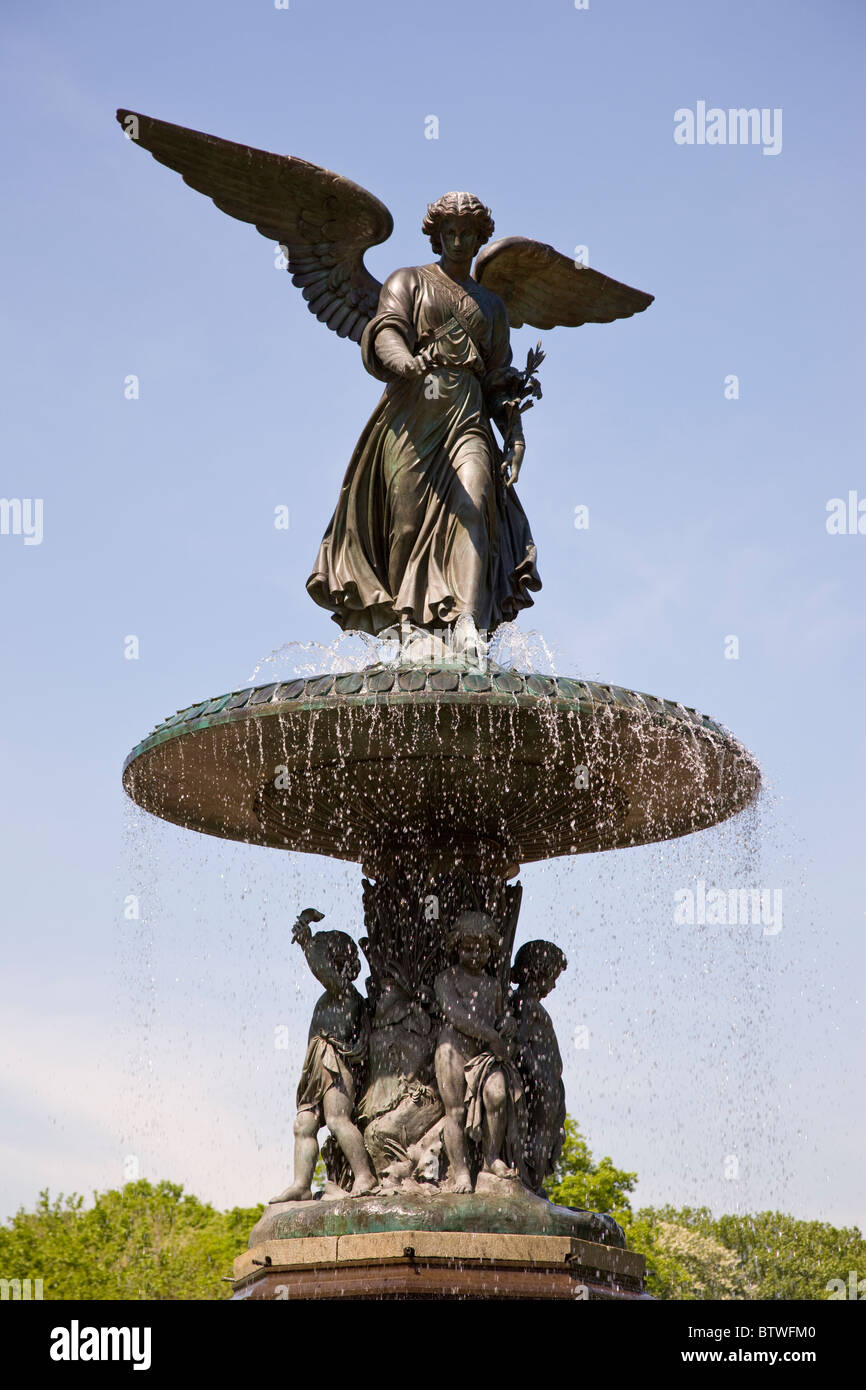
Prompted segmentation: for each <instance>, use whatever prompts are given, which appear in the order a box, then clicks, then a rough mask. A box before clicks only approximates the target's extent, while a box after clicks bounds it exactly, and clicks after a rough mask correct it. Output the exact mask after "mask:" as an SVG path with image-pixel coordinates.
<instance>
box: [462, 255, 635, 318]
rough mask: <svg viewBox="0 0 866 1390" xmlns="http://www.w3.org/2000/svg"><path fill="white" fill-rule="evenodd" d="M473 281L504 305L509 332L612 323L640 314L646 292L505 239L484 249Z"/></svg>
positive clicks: (564, 257)
mask: <svg viewBox="0 0 866 1390" xmlns="http://www.w3.org/2000/svg"><path fill="white" fill-rule="evenodd" d="M474 274H475V279H476V280H477V281H478V283H479V284H481V285H485V286H486V287H487V289H489V290H492V291H493V293H494V294H498V295H499V297H500V299H503V300H504V301H505V306H506V308H507V309H508V318H509V322H510V323H511V327H512V328H522V326H523V324H525V323H529V324H531V325H532V327H533V328H556V327H558V326H560V325H561V326H562V327H565V328H575V327H577V325H578V324H581V323H611V322H612V321H613V320H614V319H627V318H630V317H631V315H632V314H639V313H640V312H641V310H643V309H646V308H647V307H648V306H649V305H650V304H652V302H653V296H652V295H651V294H644V292H643V290H633V289H631V288H630V286H628V285H621V284H620V282H619V281H618V280H609V279H608V277H607V276H606V275H602V274H600V272H599V271H597V270H591V269H590V267H589V266H585V265H579V264H576V263H575V262H574V261H572V260H570V259H569V258H568V256H563V255H562V253H561V252H559V251H554V249H553V247H552V246H547V245H546V244H545V243H544V242H543V241H531V240H530V238H529V237H523V236H507V237H503V238H502V239H501V241H494V242H492V243H491V245H490V246H485V247H484V249H483V251H481V252H480V253H479V255H478V257H477V259H476V261H475V272H474Z"/></svg>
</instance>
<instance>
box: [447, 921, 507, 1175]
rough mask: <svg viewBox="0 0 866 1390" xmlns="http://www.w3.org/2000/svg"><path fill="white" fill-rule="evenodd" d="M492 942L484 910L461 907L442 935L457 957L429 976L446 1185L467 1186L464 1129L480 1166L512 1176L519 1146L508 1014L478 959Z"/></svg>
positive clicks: (485, 959) (487, 954)
mask: <svg viewBox="0 0 866 1390" xmlns="http://www.w3.org/2000/svg"><path fill="white" fill-rule="evenodd" d="M499 945H500V941H499V933H498V932H497V930H496V927H495V926H494V923H493V921H492V919H491V918H490V917H488V916H487V914H486V913H484V912H461V913H460V914H459V916H458V917H457V919H456V921H455V922H454V925H453V927H452V929H451V931H450V932H449V934H448V936H447V938H446V947H447V949H448V950H449V952H452V951H454V952H456V954H457V962H456V964H454V965H451V966H449V967H448V968H447V969H445V970H443V971H441V973H440V974H439V975H437V976H436V980H435V983H434V989H435V993H436V1000H437V1002H438V1004H439V1008H440V1010H441V1012H442V1014H443V1016H444V1023H443V1025H442V1027H441V1029H440V1031H439V1037H438V1040H437V1044H436V1055H435V1067H436V1081H437V1084H438V1086H439V1094H440V1095H441V1097H442V1102H443V1104H444V1106H445V1120H444V1140H445V1152H446V1154H447V1155H448V1160H449V1162H450V1164H451V1187H452V1190H453V1191H455V1192H471V1191H472V1187H473V1184H472V1176H471V1173H470V1170H469V1154H468V1149H467V1143H466V1140H467V1136H468V1137H469V1138H470V1139H474V1140H477V1141H479V1142H480V1143H481V1151H482V1167H481V1171H482V1172H483V1173H488V1174H492V1175H493V1176H494V1177H497V1178H511V1179H516V1178H517V1177H518V1170H519V1167H520V1165H521V1162H522V1150H523V1107H522V1087H521V1083H520V1076H519V1073H518V1072H517V1069H516V1067H515V1066H514V1063H513V1062H512V1061H511V1060H510V1059H509V1056H508V1042H509V1039H510V1038H511V1037H513V1035H514V1032H515V1030H516V1024H515V1020H514V1019H513V1018H510V1017H505V1016H504V1009H503V1000H502V991H501V988H500V985H499V981H498V980H497V979H496V978H495V977H494V976H493V975H491V974H488V973H487V971H486V969H485V967H486V966H487V965H488V963H489V962H490V959H491V956H493V955H494V953H495V952H496V950H497V949H498V947H499Z"/></svg>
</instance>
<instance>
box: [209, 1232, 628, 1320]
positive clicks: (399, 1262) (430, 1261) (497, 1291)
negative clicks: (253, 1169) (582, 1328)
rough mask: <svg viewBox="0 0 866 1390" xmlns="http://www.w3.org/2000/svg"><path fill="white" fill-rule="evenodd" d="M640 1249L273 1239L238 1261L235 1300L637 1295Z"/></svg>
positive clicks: (461, 1238)
mask: <svg viewBox="0 0 866 1390" xmlns="http://www.w3.org/2000/svg"><path fill="white" fill-rule="evenodd" d="M644 1274H645V1261H644V1257H643V1256H642V1255H636V1254H635V1253H634V1252H633V1251H631V1250H622V1249H618V1248H617V1247H615V1246H608V1245H599V1244H595V1243H593V1242H592V1241H587V1240H579V1239H576V1238H569V1237H568V1236H539V1235H523V1234H517V1235H514V1234H509V1235H503V1234H499V1233H491V1232H488V1233H465V1232H460V1231H424V1230H421V1231H413V1230H406V1231H378V1232H375V1233H372V1234H364V1235H344V1236H313V1237H308V1238H300V1239H296V1240H269V1241H263V1242H262V1243H261V1244H258V1245H254V1246H253V1247H252V1248H251V1249H249V1250H246V1251H244V1253H243V1254H242V1255H239V1256H238V1258H237V1259H236V1260H235V1265H234V1277H235V1292H234V1295H233V1297H234V1299H237V1300H245V1299H251V1300H265V1299H271V1300H285V1301H289V1302H294V1301H296V1300H299V1299H337V1298H352V1299H369V1300H372V1299H376V1300H381V1299H395V1300H401V1301H406V1300H424V1299H434V1298H436V1299H442V1298H452V1299H459V1300H460V1301H461V1302H463V1301H465V1300H467V1299H469V1300H474V1299H485V1300H490V1299H496V1300H507V1299H521V1300H526V1299H538V1300H542V1299H543V1300H551V1299H570V1300H572V1301H574V1300H575V1299H577V1300H582V1301H599V1300H605V1301H610V1300H613V1299H622V1300H627V1301H634V1300H638V1299H646V1298H649V1295H648V1294H647V1293H646V1292H645V1291H644Z"/></svg>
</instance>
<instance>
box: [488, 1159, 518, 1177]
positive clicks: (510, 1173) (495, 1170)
mask: <svg viewBox="0 0 866 1390" xmlns="http://www.w3.org/2000/svg"><path fill="white" fill-rule="evenodd" d="M484 1171H485V1173H492V1174H493V1176H494V1177H495V1178H516V1177H517V1173H516V1172H515V1170H514V1169H513V1168H509V1166H508V1164H507V1163H504V1162H503V1161H502V1159H501V1158H494V1160H493V1162H492V1163H485V1165H484Z"/></svg>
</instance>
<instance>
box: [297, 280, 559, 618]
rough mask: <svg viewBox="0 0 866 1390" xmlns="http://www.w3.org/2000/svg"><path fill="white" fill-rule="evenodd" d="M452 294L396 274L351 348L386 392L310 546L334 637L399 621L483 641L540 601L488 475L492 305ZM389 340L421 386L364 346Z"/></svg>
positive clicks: (488, 298) (502, 359)
mask: <svg viewBox="0 0 866 1390" xmlns="http://www.w3.org/2000/svg"><path fill="white" fill-rule="evenodd" d="M465 285H466V287H465V288H464V287H462V286H460V285H458V284H456V283H455V282H454V281H453V280H451V279H450V278H449V277H448V276H447V275H445V273H444V271H442V270H441V269H440V267H439V266H438V265H427V266H416V267H411V268H407V269H404V270H398V271H396V272H395V273H394V274H393V275H391V276H390V277H389V278H388V280H387V281H386V282H385V284H384V285H383V287H382V293H381V295H380V297H379V307H378V312H377V314H376V316H375V318H373V319H372V320H371V321H370V323H369V324H368V326H367V328H366V330H365V332H364V336H363V339H362V342H361V352H362V357H363V361H364V365H365V367H366V368H367V370H368V371H369V372H370V373H371V374H372V375H373V376H376V377H378V378H379V379H380V380H382V381H385V382H387V386H386V389H385V393H384V395H383V396H382V398H381V400H380V401H379V404H378V405H377V406H376V409H375V410H374V412H373V414H372V416H371V417H370V420H369V421H368V423H367V426H366V428H365V429H364V432H363V434H362V435H361V438H360V440H359V441H358V444H357V446H356V448H355V452H354V454H353V455H352V459H351V462H350V464H349V467H348V470H347V472H346V477H345V480H344V482H343V486H342V490H341V492H340V498H339V501H338V503H337V507H336V510H335V512H334V515H333V517H332V519H331V522H330V525H329V526H328V529H327V531H326V533H325V537H324V539H323V541H322V544H321V547H320V550H319V554H318V558H317V560H316V565H315V569H314V571H313V574H312V575H311V576H310V578H309V579H308V581H307V589H308V591H309V593H310V595H311V597H312V598H313V599H314V600H315V601H316V603H318V604H320V605H321V606H322V607H323V608H329V609H330V610H331V611H332V614H333V619H334V621H335V622H337V623H338V624H339V625H340V627H342V628H343V629H345V630H360V631H364V632H370V633H378V632H382V631H383V630H384V629H386V628H389V627H392V626H393V625H395V624H396V623H399V622H400V621H402V620H406V621H409V622H411V623H414V624H415V625H416V626H418V627H425V628H436V627H438V626H447V625H449V624H452V623H453V622H455V621H456V619H457V618H458V617H459V616H460V614H461V613H469V614H471V616H472V617H473V618H474V620H475V623H476V626H477V627H478V628H480V629H486V630H487V631H492V630H493V629H494V628H496V627H497V626H498V625H499V624H500V623H503V622H508V621H510V620H511V619H513V618H514V617H516V615H517V613H518V612H519V611H520V610H521V609H522V608H527V607H529V606H531V604H532V599H531V598H530V596H529V593H528V591H529V590H530V589H533V590H535V589H540V588H541V581H540V579H539V577H538V571H537V569H536V566H535V559H536V551H535V544H534V542H533V539H532V535H531V532H530V529H529V522H528V520H527V518H526V514H525V513H524V511H523V508H522V507H521V505H520V502H519V501H518V499H517V497H516V495H515V492H514V489H513V488H506V487H505V485H504V483H503V480H502V477H501V473H500V463H501V459H502V452H501V450H500V448H499V445H498V443H497V441H496V439H495V437H494V434H493V431H492V429H491V423H490V421H491V412H492V413H493V415H494V416H495V415H496V414H497V412H498V410H499V408H500V407H501V402H502V396H503V391H504V387H505V380H506V376H507V369H508V368H509V366H510V363H511V345H510V341H509V331H508V315H507V311H506V309H505V305H504V304H503V302H502V300H501V299H500V298H499V296H498V295H495V294H492V293H491V292H490V291H489V290H486V289H484V287H483V286H481V285H477V284H475V283H474V281H467V282H465ZM383 328H396V329H397V330H398V331H399V333H400V334H401V336H402V337H403V339H404V340H405V342H406V346H407V348H408V349H409V351H410V352H412V353H420V352H422V351H424V350H425V349H426V360H427V361H428V362H429V369H428V371H427V372H426V373H425V375H423V376H421V377H413V378H410V379H405V378H401V377H397V376H396V375H395V374H394V373H393V372H392V371H389V370H388V369H387V368H386V367H384V366H383V364H382V363H381V362H380V361H379V359H378V357H377V355H376V338H377V335H378V334H379V333H380V332H381V331H382V329H383Z"/></svg>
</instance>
